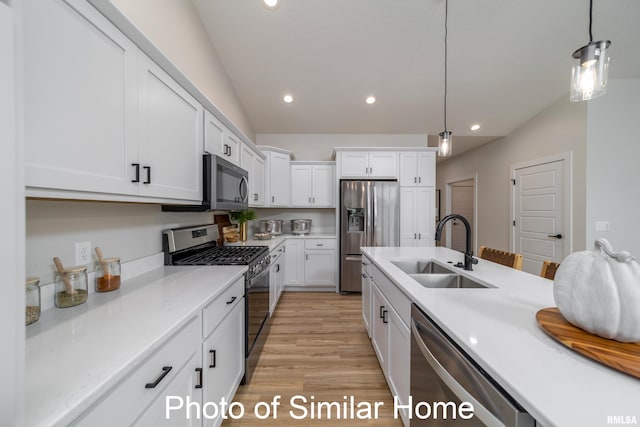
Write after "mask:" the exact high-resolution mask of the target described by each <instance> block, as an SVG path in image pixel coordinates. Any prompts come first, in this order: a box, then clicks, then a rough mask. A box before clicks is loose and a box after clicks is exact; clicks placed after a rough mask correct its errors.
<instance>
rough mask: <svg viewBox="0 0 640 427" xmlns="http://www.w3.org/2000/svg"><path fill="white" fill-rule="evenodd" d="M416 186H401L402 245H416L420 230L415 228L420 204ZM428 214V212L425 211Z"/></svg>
mask: <svg viewBox="0 0 640 427" xmlns="http://www.w3.org/2000/svg"><path fill="white" fill-rule="evenodd" d="M416 199H417V191H416V188H415V187H400V246H415V242H416V241H417V239H418V232H417V231H416V228H415V215H416V209H417V208H416V207H417V205H418V201H417V200H416ZM424 214H426V213H424Z"/></svg>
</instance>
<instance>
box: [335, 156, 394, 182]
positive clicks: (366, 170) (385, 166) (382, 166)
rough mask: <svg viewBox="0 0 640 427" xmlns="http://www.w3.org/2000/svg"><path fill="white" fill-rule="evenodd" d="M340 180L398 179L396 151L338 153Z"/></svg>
mask: <svg viewBox="0 0 640 427" xmlns="http://www.w3.org/2000/svg"><path fill="white" fill-rule="evenodd" d="M339 155H340V171H339V174H340V178H388V179H394V178H397V177H398V152H397V151H372V152H366V151H354V152H349V151H344V152H340V154H339Z"/></svg>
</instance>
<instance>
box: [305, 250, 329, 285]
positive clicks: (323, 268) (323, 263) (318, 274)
mask: <svg viewBox="0 0 640 427" xmlns="http://www.w3.org/2000/svg"><path fill="white" fill-rule="evenodd" d="M334 265H335V251H332V250H311V251H305V263H304V284H305V286H333V285H335V281H334V275H335V267H334Z"/></svg>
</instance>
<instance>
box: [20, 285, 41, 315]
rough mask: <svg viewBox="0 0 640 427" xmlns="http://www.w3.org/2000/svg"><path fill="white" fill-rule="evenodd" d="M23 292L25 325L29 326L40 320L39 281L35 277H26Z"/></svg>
mask: <svg viewBox="0 0 640 427" xmlns="http://www.w3.org/2000/svg"><path fill="white" fill-rule="evenodd" d="M24 290H25V295H24V303H25V311H26V322H25V324H26V325H30V324H32V323H33V322H37V321H38V319H40V279H39V278H37V277H27V279H26V282H25V288H24Z"/></svg>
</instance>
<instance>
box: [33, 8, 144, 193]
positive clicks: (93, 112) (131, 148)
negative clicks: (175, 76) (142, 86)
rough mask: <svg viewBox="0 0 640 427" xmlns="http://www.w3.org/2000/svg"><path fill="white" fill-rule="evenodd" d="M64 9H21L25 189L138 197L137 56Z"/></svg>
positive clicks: (92, 17)
mask: <svg viewBox="0 0 640 427" xmlns="http://www.w3.org/2000/svg"><path fill="white" fill-rule="evenodd" d="M70 3H73V6H74V7H71V6H70V5H69V4H67V3H64V2H62V1H61V0H57V1H50V0H49V1H37V2H33V1H27V2H24V3H23V9H24V10H23V37H24V49H23V54H24V85H23V87H24V122H25V123H24V132H25V134H24V137H25V184H26V186H27V187H37V188H46V189H64V190H77V191H91V192H102V193H118V194H137V193H138V186H137V185H136V184H134V183H132V182H131V180H132V179H133V178H134V177H135V174H134V171H133V170H132V168H131V163H133V162H136V161H137V157H138V153H137V133H138V129H137V123H138V121H137V115H138V111H137V109H138V101H137V100H138V92H137V82H138V76H137V62H138V55H139V52H138V49H137V48H136V47H135V46H134V45H133V43H131V41H129V39H127V38H126V37H125V36H124V35H123V34H121V33H120V32H119V31H118V30H117V29H115V28H114V27H113V26H112V25H111V23H110V22H109V21H107V20H106V19H105V18H104V17H103V16H102V15H101V14H99V13H98V12H97V11H95V10H94V9H93V8H92V7H91V6H89V5H88V4H86V3H85V2H81V1H76V2H70Z"/></svg>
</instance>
